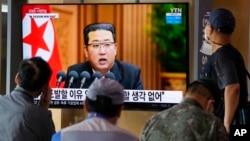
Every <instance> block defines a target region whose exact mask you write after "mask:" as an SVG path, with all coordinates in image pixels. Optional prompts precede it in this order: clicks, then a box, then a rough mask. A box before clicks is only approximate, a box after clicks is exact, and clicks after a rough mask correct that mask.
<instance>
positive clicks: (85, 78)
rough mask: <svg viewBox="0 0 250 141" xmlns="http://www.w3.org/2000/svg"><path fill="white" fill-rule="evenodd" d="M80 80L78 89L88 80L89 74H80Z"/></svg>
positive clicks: (85, 72)
mask: <svg viewBox="0 0 250 141" xmlns="http://www.w3.org/2000/svg"><path fill="white" fill-rule="evenodd" d="M80 78H82V80H81V85H80V88H82V87H83V85H84V83H85V81H86V80H89V79H90V74H89V72H87V71H83V72H82V73H81V74H80Z"/></svg>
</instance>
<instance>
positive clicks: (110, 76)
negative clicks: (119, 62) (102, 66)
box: [105, 72, 115, 79]
mask: <svg viewBox="0 0 250 141" xmlns="http://www.w3.org/2000/svg"><path fill="white" fill-rule="evenodd" d="M105 78H109V79H115V75H114V74H113V73H112V72H108V73H107V74H106V75H105Z"/></svg>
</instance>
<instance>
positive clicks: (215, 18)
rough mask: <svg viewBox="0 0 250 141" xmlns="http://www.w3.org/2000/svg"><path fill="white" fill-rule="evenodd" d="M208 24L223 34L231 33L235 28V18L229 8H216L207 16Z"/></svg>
mask: <svg viewBox="0 0 250 141" xmlns="http://www.w3.org/2000/svg"><path fill="white" fill-rule="evenodd" d="M209 23H210V25H211V26H212V27H213V28H214V29H215V30H217V31H219V32H221V33H224V34H232V32H233V31H234V28H235V18H234V16H233V14H232V12H230V11H229V10H227V9H225V8H218V9H215V10H214V11H212V12H211V14H210V16H209Z"/></svg>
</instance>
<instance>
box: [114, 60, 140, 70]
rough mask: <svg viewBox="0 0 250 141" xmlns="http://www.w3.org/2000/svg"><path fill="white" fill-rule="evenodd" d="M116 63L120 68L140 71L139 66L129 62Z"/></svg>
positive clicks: (117, 61)
mask: <svg viewBox="0 0 250 141" xmlns="http://www.w3.org/2000/svg"><path fill="white" fill-rule="evenodd" d="M115 63H116V64H117V65H118V66H119V67H123V68H129V69H140V68H139V67H138V66H136V65H134V64H131V63H128V62H124V61H119V60H116V61H115Z"/></svg>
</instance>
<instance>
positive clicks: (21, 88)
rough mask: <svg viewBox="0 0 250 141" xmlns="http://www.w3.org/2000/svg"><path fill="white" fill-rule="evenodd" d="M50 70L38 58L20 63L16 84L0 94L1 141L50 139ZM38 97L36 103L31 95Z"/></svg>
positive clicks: (52, 126) (47, 65)
mask: <svg viewBox="0 0 250 141" xmlns="http://www.w3.org/2000/svg"><path fill="white" fill-rule="evenodd" d="M51 75H52V70H51V68H50V66H49V64H48V63H47V62H46V61H45V60H43V59H42V58H41V57H32V58H27V59H24V60H22V61H21V62H20V64H19V68H18V72H17V74H16V77H15V82H16V84H17V85H16V87H15V88H14V89H13V90H12V91H11V93H8V94H6V95H3V96H0V113H1V114H0V125H1V126H0V140H1V141H50V140H51V137H52V135H53V134H54V133H55V127H54V123H53V120H52V114H51V111H49V110H48V108H49V104H50V100H51V94H52V90H51V88H50V86H49V80H50V78H51ZM38 96H40V100H39V104H38V105H36V104H34V98H37V97H38Z"/></svg>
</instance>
